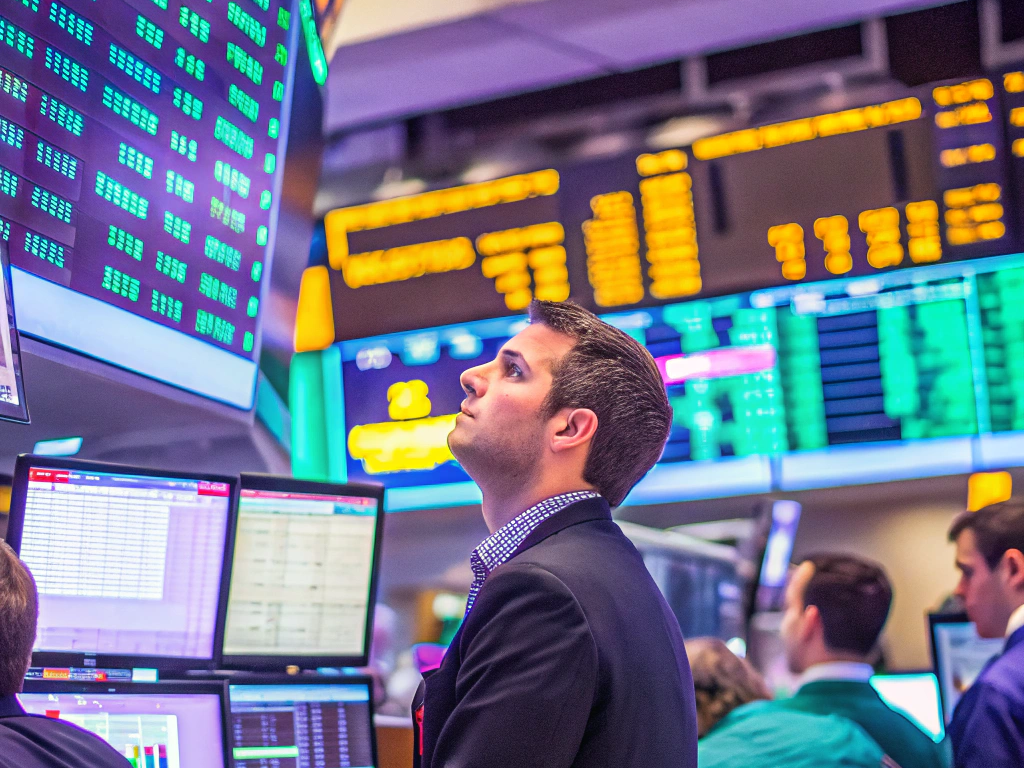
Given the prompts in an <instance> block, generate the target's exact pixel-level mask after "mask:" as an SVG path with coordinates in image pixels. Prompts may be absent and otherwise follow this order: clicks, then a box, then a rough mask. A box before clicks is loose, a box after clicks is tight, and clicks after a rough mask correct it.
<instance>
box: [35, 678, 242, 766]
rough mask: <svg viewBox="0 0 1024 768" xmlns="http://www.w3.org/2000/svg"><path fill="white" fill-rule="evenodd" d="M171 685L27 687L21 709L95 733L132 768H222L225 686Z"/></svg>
mask: <svg viewBox="0 0 1024 768" xmlns="http://www.w3.org/2000/svg"><path fill="white" fill-rule="evenodd" d="M173 687H174V684H170V685H167V684H162V685H159V686H157V685H154V684H150V683H136V684H131V683H128V684H119V685H115V686H106V685H104V684H96V685H82V684H76V683H67V684H61V683H55V682H52V681H47V682H45V683H35V682H32V681H29V682H26V683H25V691H24V692H23V693H20V694H18V699H19V700H20V701H21V705H22V707H24V708H25V711H26V712H28V713H29V714H33V715H43V716H45V717H52V718H54V719H59V720H65V721H67V722H69V723H71V724H73V725H77V726H78V727H79V728H84V729H85V730H87V731H90V732H91V733H94V734H96V735H97V736H99V737H100V738H101V739H103V740H104V741H106V742H107V743H108V744H110V745H111V746H112V747H114V749H116V750H117V751H118V752H120V753H121V754H122V755H124V757H125V758H126V759H127V760H128V763H129V764H130V765H131V766H132V767H133V768H223V766H224V765H225V764H226V763H225V760H224V746H223V745H224V726H223V714H222V713H223V694H222V693H220V691H221V690H222V688H223V686H222V685H218V684H210V685H207V686H205V687H206V692H195V689H196V688H198V687H202V684H200V685H199V686H197V685H196V684H191V689H192V691H193V692H189V693H173V692H171V691H172V690H173Z"/></svg>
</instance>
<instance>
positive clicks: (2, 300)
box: [0, 240, 29, 422]
mask: <svg viewBox="0 0 1024 768" xmlns="http://www.w3.org/2000/svg"><path fill="white" fill-rule="evenodd" d="M0 419H5V420H7V421H20V422H28V420H29V417H28V405H27V404H26V402H25V382H24V381H23V379H22V376H21V343H20V340H19V338H18V323H17V321H16V320H15V317H14V297H13V296H12V295H11V263H10V261H8V252H7V242H6V241H5V240H0Z"/></svg>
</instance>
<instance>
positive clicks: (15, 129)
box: [0, 117, 25, 149]
mask: <svg viewBox="0 0 1024 768" xmlns="http://www.w3.org/2000/svg"><path fill="white" fill-rule="evenodd" d="M0 141H2V142H3V143H4V144H7V145H9V146H12V147H14V148H15V149H21V145H22V144H23V143H24V141H25V131H24V130H22V129H21V128H20V127H19V126H17V125H15V124H14V123H12V122H11V121H10V120H7V119H5V118H3V117H0Z"/></svg>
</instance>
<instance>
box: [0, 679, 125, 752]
mask: <svg viewBox="0 0 1024 768" xmlns="http://www.w3.org/2000/svg"><path fill="white" fill-rule="evenodd" d="M130 765H131V764H130V763H129V762H128V761H127V760H126V759H125V758H124V757H122V756H121V755H120V754H118V752H117V750H115V749H114V748H113V747H112V746H110V745H109V744H108V743H107V742H105V741H103V740H102V739H100V738H99V737H98V736H96V735H94V734H92V733H89V732H88V731H84V730H82V729H81V728H78V727H77V726H75V725H72V724H71V723H66V722H62V721H60V720H54V719H51V718H49V717H43V716H41V715H29V714H26V713H25V712H24V710H22V708H21V706H20V705H19V704H18V702H17V699H16V698H15V697H14V696H9V697H6V698H4V699H0V766H2V768H128V766H130Z"/></svg>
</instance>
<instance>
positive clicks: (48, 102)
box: [23, 93, 85, 136]
mask: <svg viewBox="0 0 1024 768" xmlns="http://www.w3.org/2000/svg"><path fill="white" fill-rule="evenodd" d="M23 101H24V99H23ZM39 114H41V115H43V116H44V117H46V118H47V119H48V120H52V121H53V122H54V123H56V124H57V125H59V126H60V127H61V128H63V129H64V130H66V131H68V132H69V133H72V134H74V135H75V136H81V135H82V128H83V126H84V123H85V118H83V117H82V114H81V113H80V112H76V111H75V110H74V109H72V108H71V107H69V106H68V105H67V104H65V103H64V102H63V101H61V100H60V99H55V98H54V97H53V96H48V95H47V94H45V93H44V94H43V96H42V99H41V100H40V102H39Z"/></svg>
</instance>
